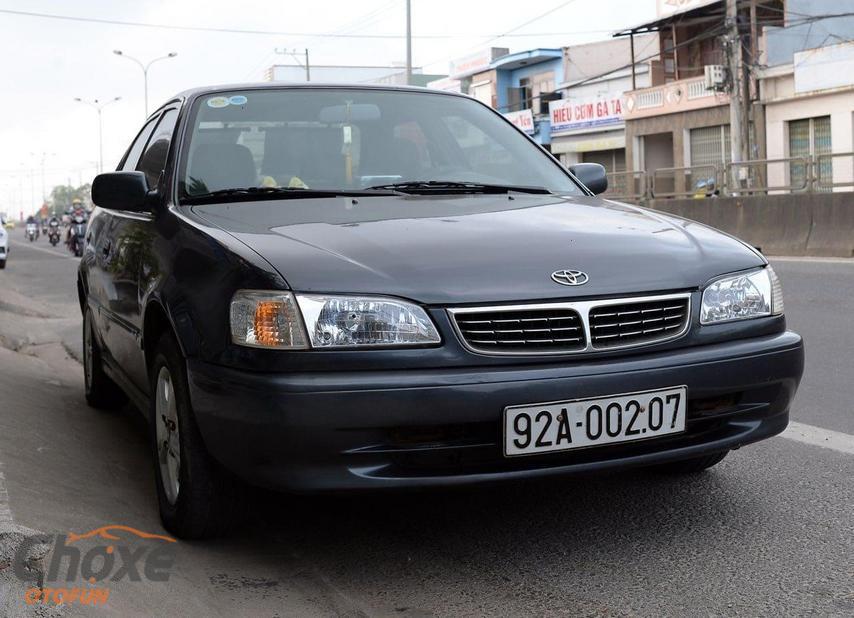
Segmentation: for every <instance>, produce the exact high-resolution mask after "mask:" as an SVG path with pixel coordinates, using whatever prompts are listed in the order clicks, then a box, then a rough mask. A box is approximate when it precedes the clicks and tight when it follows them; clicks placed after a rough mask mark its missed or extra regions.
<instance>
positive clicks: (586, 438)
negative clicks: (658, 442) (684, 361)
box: [504, 386, 688, 457]
mask: <svg viewBox="0 0 854 618" xmlns="http://www.w3.org/2000/svg"><path fill="white" fill-rule="evenodd" d="M687 393H688V388H687V387H685V386H674V387H671V388H665V389H660V390H654V391H644V392H641V393H627V394H624V395H611V396H608V397H597V398H595V399H575V400H571V401H557V402H552V403H536V404H529V405H523V406H510V407H507V408H505V409H504V454H505V456H507V457H514V456H517V455H533V454H536V453H547V452H552V451H568V450H572V449H578V448H586V447H591V446H600V445H604V444H614V443H616V442H632V441H634V440H647V439H649V438H657V437H659V436H664V435H669V434H674V433H680V432H682V431H685V410H686V401H685V400H686V398H687Z"/></svg>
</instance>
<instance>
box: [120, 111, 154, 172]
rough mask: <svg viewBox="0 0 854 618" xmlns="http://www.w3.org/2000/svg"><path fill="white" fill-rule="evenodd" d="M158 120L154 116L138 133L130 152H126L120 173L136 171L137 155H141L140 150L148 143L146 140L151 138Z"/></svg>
mask: <svg viewBox="0 0 854 618" xmlns="http://www.w3.org/2000/svg"><path fill="white" fill-rule="evenodd" d="M158 118H160V116H155V117H154V118H152V119H151V120H149V121H148V122H147V123H146V124H145V126H144V127H142V131H140V132H139V135H138V136H137V138H136V140H134V142H133V144H132V145H131V147H130V150H129V151H128V156H127V157H126V158H125V162H124V163H123V164H122V170H121V171H123V172H132V171H134V170H135V169H136V164H137V163H138V162H139V155H140V154H142V149H143V148H145V144H146V143H147V142H148V138H149V137H150V136H151V132H152V131H153V130H154V126H155V125H156V124H157V120H158Z"/></svg>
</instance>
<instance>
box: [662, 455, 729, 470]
mask: <svg viewBox="0 0 854 618" xmlns="http://www.w3.org/2000/svg"><path fill="white" fill-rule="evenodd" d="M727 454H729V451H723V452H720V453H712V454H711V455H703V456H702V457H692V458H691V459H683V460H682V461H672V462H669V463H666V464H660V465H657V466H654V468H653V469H654V470H655V471H656V472H661V473H663V474H699V473H700V472H702V471H703V470H707V469H708V468H711V467H712V466H715V465H717V464H719V463H720V462H722V461H723V459H724V457H726V456H727Z"/></svg>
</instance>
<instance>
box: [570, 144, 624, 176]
mask: <svg viewBox="0 0 854 618" xmlns="http://www.w3.org/2000/svg"><path fill="white" fill-rule="evenodd" d="M581 160H582V162H584V163H598V164H599V165H601V166H603V167H604V168H605V170H606V171H607V172H608V173H611V172H625V171H626V149H625V148H617V149H615V150H597V151H593V152H584V153H582V154H581Z"/></svg>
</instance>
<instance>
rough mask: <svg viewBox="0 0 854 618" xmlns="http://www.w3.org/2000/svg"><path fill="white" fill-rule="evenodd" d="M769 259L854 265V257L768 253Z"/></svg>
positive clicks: (770, 260) (773, 260)
mask: <svg viewBox="0 0 854 618" xmlns="http://www.w3.org/2000/svg"><path fill="white" fill-rule="evenodd" d="M765 257H766V258H768V261H769V262H771V263H772V264H773V263H774V262H813V263H815V264H852V265H854V258H832V257H810V256H806V255H805V256H803V257H798V256H796V255H766V256H765Z"/></svg>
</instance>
